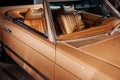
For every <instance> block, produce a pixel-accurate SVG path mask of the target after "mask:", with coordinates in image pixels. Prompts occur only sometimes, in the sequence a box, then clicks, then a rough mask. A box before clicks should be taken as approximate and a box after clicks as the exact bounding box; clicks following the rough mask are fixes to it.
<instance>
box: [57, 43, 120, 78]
mask: <svg viewBox="0 0 120 80" xmlns="http://www.w3.org/2000/svg"><path fill="white" fill-rule="evenodd" d="M101 44H102V43H101ZM63 46H64V47H63ZM98 52H99V51H98ZM56 63H57V64H59V65H61V66H62V67H63V68H64V69H65V70H67V71H69V72H71V73H73V74H74V75H76V76H77V77H79V78H80V79H82V80H119V79H120V76H119V74H120V69H119V68H117V67H116V66H113V65H111V64H109V63H107V62H104V61H102V60H100V59H99V58H96V57H93V56H90V55H88V54H86V53H85V51H83V50H82V49H80V48H75V47H73V46H71V45H68V44H66V43H64V42H63V43H58V44H57V53H56ZM86 76H87V77H86Z"/></svg>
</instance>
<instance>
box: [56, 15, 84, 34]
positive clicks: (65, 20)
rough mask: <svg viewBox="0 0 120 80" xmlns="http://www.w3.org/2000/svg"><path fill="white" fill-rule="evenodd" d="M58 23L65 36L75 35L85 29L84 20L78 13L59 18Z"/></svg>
mask: <svg viewBox="0 0 120 80" xmlns="http://www.w3.org/2000/svg"><path fill="white" fill-rule="evenodd" d="M58 22H59V24H60V28H61V30H62V32H63V34H69V33H73V32H76V31H79V30H82V29H84V28H85V25H84V23H83V20H82V19H81V16H80V15H79V14H78V13H70V14H62V15H60V16H58Z"/></svg>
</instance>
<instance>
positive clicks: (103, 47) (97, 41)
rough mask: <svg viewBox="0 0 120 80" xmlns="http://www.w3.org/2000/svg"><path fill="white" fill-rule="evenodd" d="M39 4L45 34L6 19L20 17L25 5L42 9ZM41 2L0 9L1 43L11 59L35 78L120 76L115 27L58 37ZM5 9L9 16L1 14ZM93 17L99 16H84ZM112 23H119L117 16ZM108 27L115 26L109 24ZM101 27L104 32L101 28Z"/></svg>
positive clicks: (113, 79) (107, 79)
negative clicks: (75, 36)
mask: <svg viewBox="0 0 120 80" xmlns="http://www.w3.org/2000/svg"><path fill="white" fill-rule="evenodd" d="M55 2H57V1H55ZM43 5H44V7H45V8H44V9H45V19H46V23H47V29H48V30H47V31H48V33H47V34H48V35H47V36H48V37H45V36H43V35H41V34H38V33H36V32H34V31H32V30H30V29H29V27H28V28H26V27H24V26H21V25H18V24H16V23H15V22H14V20H11V19H10V17H12V18H15V19H16V18H21V17H23V16H22V15H20V13H21V12H26V11H27V9H28V8H35V9H38V8H39V7H42V8H43ZM43 5H42V4H40V5H24V6H11V7H1V8H0V17H1V18H0V21H1V22H2V23H0V40H1V41H2V42H3V43H4V49H5V51H6V52H7V54H8V55H9V56H10V57H11V58H13V59H14V60H15V61H16V62H17V63H18V64H19V65H20V66H21V67H22V68H24V69H25V70H26V71H27V72H28V73H29V74H31V75H32V76H33V77H35V79H37V80H49V79H50V80H119V79H120V76H119V74H120V59H119V54H120V50H119V48H120V45H119V44H120V40H119V39H120V30H119V29H118V30H117V31H115V32H114V34H111V35H110V34H109V32H111V30H110V31H108V32H103V33H97V34H95V35H92V36H91V35H88V36H82V37H79V38H74V35H75V34H76V33H75V34H74V35H73V39H68V38H67V39H66V38H61V39H60V38H58V37H57V35H56V33H55V30H54V25H53V22H52V15H51V12H49V10H50V9H48V7H49V6H48V5H49V4H48V2H47V1H45V2H44V4H43ZM6 12H8V14H9V15H8V16H9V17H8V16H6V15H5V13H6ZM96 16H97V17H100V16H98V15H94V18H93V17H92V16H91V14H90V15H89V16H87V15H86V17H87V19H90V21H94V20H96V19H97V17H96ZM114 22H115V24H119V22H120V20H119V18H118V19H117V20H116V21H114ZM109 26H111V27H112V28H115V27H116V25H115V26H113V25H112V24H110V25H109ZM109 26H108V28H110V27H109ZM101 27H102V26H101ZM101 27H100V28H101ZM104 28H106V27H104ZM97 29H99V28H97ZM97 29H95V30H97ZM110 29H111V28H110ZM101 30H102V31H104V29H102V28H101ZM106 30H107V29H105V31H106ZM88 32H89V31H88ZM91 32H92V31H91ZM83 33H84V32H83ZM70 35H71V34H70Z"/></svg>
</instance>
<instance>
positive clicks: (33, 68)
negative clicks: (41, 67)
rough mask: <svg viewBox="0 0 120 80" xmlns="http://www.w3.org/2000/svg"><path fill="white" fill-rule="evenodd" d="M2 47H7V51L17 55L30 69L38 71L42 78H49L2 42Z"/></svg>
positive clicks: (46, 79) (45, 79)
mask: <svg viewBox="0 0 120 80" xmlns="http://www.w3.org/2000/svg"><path fill="white" fill-rule="evenodd" d="M4 47H5V48H7V49H8V50H9V51H11V52H12V53H13V54H14V55H15V56H16V57H18V58H19V59H20V60H21V61H23V62H24V63H25V64H27V65H28V66H29V67H31V69H32V70H34V71H35V72H36V73H38V75H40V76H41V77H42V78H43V79H44V80H49V79H48V77H46V76H45V75H44V74H43V73H41V72H40V71H38V70H37V69H36V68H35V67H33V66H32V65H31V64H29V63H28V62H27V61H26V60H24V59H23V58H22V57H20V56H19V55H18V54H17V53H16V52H14V51H13V50H12V49H11V48H9V47H8V46H7V45H5V44H4Z"/></svg>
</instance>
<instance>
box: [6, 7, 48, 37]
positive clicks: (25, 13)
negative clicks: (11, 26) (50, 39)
mask: <svg viewBox="0 0 120 80" xmlns="http://www.w3.org/2000/svg"><path fill="white" fill-rule="evenodd" d="M5 15H6V16H7V17H8V18H9V19H11V20H13V22H15V23H17V24H18V25H20V26H22V27H24V28H27V29H30V30H32V31H33V32H35V33H38V34H40V35H42V36H44V37H46V38H47V28H46V27H47V23H46V20H45V14H44V8H43V6H42V5H41V6H40V7H37V8H35V7H32V8H24V9H13V10H10V11H7V12H6V13H5Z"/></svg>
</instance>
